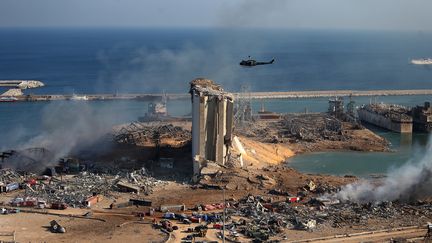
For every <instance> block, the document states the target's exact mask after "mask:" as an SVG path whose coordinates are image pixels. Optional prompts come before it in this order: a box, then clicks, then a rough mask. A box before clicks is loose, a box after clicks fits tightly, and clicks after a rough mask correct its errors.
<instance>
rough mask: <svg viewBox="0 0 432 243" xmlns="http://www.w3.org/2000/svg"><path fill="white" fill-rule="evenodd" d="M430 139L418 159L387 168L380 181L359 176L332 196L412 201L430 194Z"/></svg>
mask: <svg viewBox="0 0 432 243" xmlns="http://www.w3.org/2000/svg"><path fill="white" fill-rule="evenodd" d="M431 142H432V139H431V138H430V139H429V143H428V145H427V147H426V150H425V153H424V155H423V157H421V158H420V160H419V161H415V160H414V159H412V160H410V161H408V162H407V163H406V164H405V165H403V166H402V167H400V168H397V169H394V170H392V171H390V172H389V173H388V175H387V177H386V178H385V179H384V181H383V182H382V184H380V185H374V184H373V183H371V182H369V181H366V180H363V181H360V182H357V183H353V184H349V185H346V186H344V187H343V188H342V190H341V191H340V192H338V193H337V195H336V197H337V198H339V199H340V200H342V201H347V200H349V201H356V202H376V201H394V200H400V201H413V200H418V199H422V198H425V197H428V196H432V143H431Z"/></svg>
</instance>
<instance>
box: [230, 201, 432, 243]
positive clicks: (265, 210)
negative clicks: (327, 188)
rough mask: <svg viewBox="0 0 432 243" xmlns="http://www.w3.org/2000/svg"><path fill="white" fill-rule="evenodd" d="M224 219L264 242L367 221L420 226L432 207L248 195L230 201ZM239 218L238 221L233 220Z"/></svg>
mask: <svg viewBox="0 0 432 243" xmlns="http://www.w3.org/2000/svg"><path fill="white" fill-rule="evenodd" d="M231 205H232V207H230V208H228V209H227V217H228V218H229V219H233V220H232V222H231V223H230V224H229V225H228V226H227V227H228V228H229V229H230V228H232V229H235V230H237V231H238V232H240V233H242V234H243V235H245V236H248V237H251V238H254V239H257V240H267V239H269V238H270V237H272V236H283V234H281V233H283V232H284V229H296V230H308V231H313V230H319V227H320V225H323V224H326V225H330V226H331V227H333V228H341V227H345V226H349V227H352V226H362V227H366V228H368V227H369V223H368V220H369V219H385V220H392V219H401V218H404V219H405V221H404V222H405V223H406V225H413V224H414V225H415V224H419V222H418V221H416V220H418V219H419V217H420V215H421V216H423V217H424V218H430V217H431V216H432V205H431V204H430V203H425V202H420V201H419V202H416V203H414V204H407V203H400V202H387V201H384V202H376V203H365V204H360V203H353V202H341V201H339V200H337V199H330V198H326V197H319V198H312V199H311V200H309V201H307V202H302V203H293V202H292V201H290V200H289V198H287V200H286V201H281V202H272V200H271V198H265V197H262V196H252V195H249V196H247V197H245V198H242V199H241V200H239V201H238V202H232V203H231ZM234 218H235V219H238V220H234Z"/></svg>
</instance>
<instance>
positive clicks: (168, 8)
mask: <svg viewBox="0 0 432 243" xmlns="http://www.w3.org/2000/svg"><path fill="white" fill-rule="evenodd" d="M431 11H432V0H218V1H215V0H213V1H211V0H0V26H2V27H26V26H38V27H74V26H78V27H83V26H84V27H93V26H103V27H239V26H240V27H242V26H243V27H275V28H314V29H402V30H416V31H417V30H432V20H431Z"/></svg>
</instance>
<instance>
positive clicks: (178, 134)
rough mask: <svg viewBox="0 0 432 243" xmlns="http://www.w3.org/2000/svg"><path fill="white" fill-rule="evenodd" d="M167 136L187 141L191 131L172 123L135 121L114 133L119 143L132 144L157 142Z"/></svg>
mask: <svg viewBox="0 0 432 243" xmlns="http://www.w3.org/2000/svg"><path fill="white" fill-rule="evenodd" d="M165 138H170V139H173V140H175V141H178V142H179V143H186V142H188V141H190V140H191V132H190V131H188V130H185V129H183V128H182V127H179V126H174V125H172V124H161V123H157V122H155V123H146V124H144V123H138V122H133V123H130V124H129V125H127V126H123V127H122V128H121V129H119V130H118V131H117V132H115V134H114V141H116V142H117V143H121V144H131V145H144V144H148V143H151V144H156V143H160V142H161V140H162V139H165Z"/></svg>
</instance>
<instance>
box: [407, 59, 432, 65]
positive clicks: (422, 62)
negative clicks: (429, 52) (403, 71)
mask: <svg viewBox="0 0 432 243" xmlns="http://www.w3.org/2000/svg"><path fill="white" fill-rule="evenodd" d="M411 63H412V64H416V65H432V58H422V59H412V60H411Z"/></svg>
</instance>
